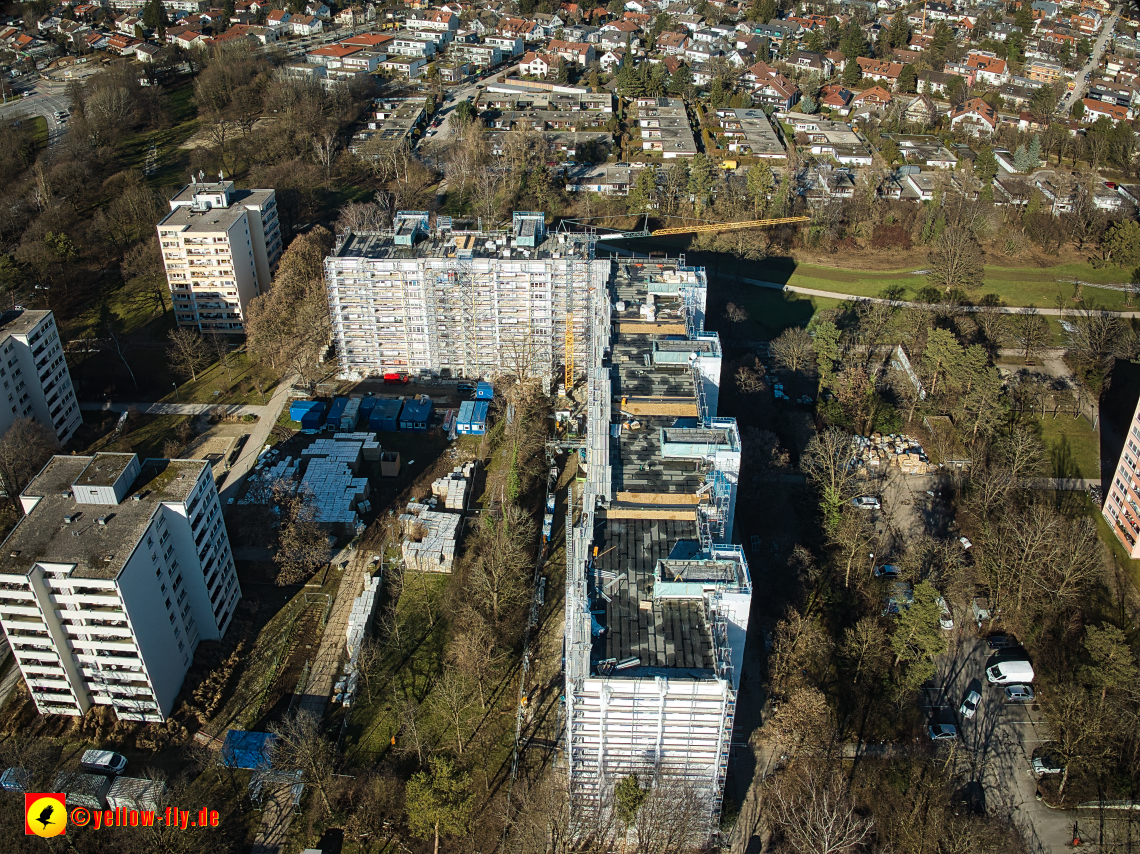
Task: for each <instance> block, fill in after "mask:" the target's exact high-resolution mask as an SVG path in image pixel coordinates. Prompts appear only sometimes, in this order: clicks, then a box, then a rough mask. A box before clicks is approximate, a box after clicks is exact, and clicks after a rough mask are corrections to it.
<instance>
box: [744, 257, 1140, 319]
mask: <svg viewBox="0 0 1140 854" xmlns="http://www.w3.org/2000/svg"><path fill="white" fill-rule="evenodd" d="M757 268H758V269H757V270H756V272H755V273H754V275H753V276H752V278H756V279H761V280H764V281H772V282H779V283H781V284H785V283H786V284H788V285H791V286H793V287H802V288H814V289H816V290H825V291H837V292H839V293H845V294H852V295H855V296H864V297H875V296H879V295H880V294H881V293H882V292H883V291H884V290H885V289H886V288H887V287H889V286H895V287H897V286H901V287H902V288H903V289H904V299H912V298H913V297H914V295H915V294H916V293H917V292H918V291H919V290H920V289H921V288H923V287H925V286H926V284H927V282H926V277H925V276H922V275H915V274H914V272H913V271H912V270H882V271H872V272H862V271H859V270H844V269H839V268H834V267H819V266H814V265H811V264H799V263H796V262H795V261H794V260H791V259H784V258H779V259H770V260H768V261H762V262H760V264H759V265H757ZM920 269H921V268H920ZM1073 279H1079V280H1081V281H1083V282H1099V283H1105V284H1117V283H1122V282H1124V281H1126V280H1127V279H1128V272H1127V271H1126V270H1123V269H1121V268H1117V267H1107V268H1104V269H1100V270H1097V269H1094V268H1093V267H1092V266H1090V265H1089V264H1059V265H1057V266H1054V267H1044V268H1036V267H1016V268H1015V267H996V266H991V265H987V266H986V281H985V285H983V286H982V287H981V288H979V289H978V295H979V296H980V295H981V294H989V293H995V294H997V295H998V296H999V297H1001V298H1002V300H1003V301H1004V302H1005V303H1006V304H1007V305H1012V306H1024V305H1036V306H1037V307H1038V308H1055V307H1056V305H1057V299H1058V296H1060V298H1061V299H1062V301H1063V302H1064V305H1066V306H1071V305H1074V302H1073V299H1072V297H1073V294H1074V287H1073V285H1072V281H1073ZM1084 298H1085V299H1086V300H1087V301H1088V302H1089V303H1094V304H1096V305H1098V306H1101V307H1103V308H1108V309H1113V310H1117V311H1128V310H1132V307H1130V306H1128V305H1127V304H1126V300H1125V295H1124V294H1123V293H1122V292H1120V291H1113V290H1106V289H1103V288H1091V287H1086V288H1085V289H1084ZM1138 308H1140V306H1138Z"/></svg>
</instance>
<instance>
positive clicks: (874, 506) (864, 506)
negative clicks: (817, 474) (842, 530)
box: [809, 401, 883, 510]
mask: <svg viewBox="0 0 1140 854" xmlns="http://www.w3.org/2000/svg"><path fill="white" fill-rule="evenodd" d="M809 402H810V401H809ZM851 504H852V506H854V507H858V508H859V509H860V510H882V509H883V505H882V503H881V502H880V501H879V499H878V498H876V497H875V496H873V495H863V496H860V497H859V498H852V499H851Z"/></svg>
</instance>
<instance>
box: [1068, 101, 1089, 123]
mask: <svg viewBox="0 0 1140 854" xmlns="http://www.w3.org/2000/svg"><path fill="white" fill-rule="evenodd" d="M1069 115H1070V116H1072V117H1073V118H1074V119H1076V120H1077V121H1078V122H1079V121H1080V120H1081V119H1083V118H1084V117H1085V102H1084V101H1075V102H1074V103H1073V107H1072V109H1071V110H1069Z"/></svg>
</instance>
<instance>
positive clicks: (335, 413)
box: [326, 397, 348, 427]
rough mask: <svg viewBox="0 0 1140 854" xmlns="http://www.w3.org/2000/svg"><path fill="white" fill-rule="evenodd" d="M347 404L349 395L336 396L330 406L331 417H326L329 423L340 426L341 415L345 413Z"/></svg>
mask: <svg viewBox="0 0 1140 854" xmlns="http://www.w3.org/2000/svg"><path fill="white" fill-rule="evenodd" d="M346 406H348V398H347V397H338V398H335V399H334V400H333V402H332V406H330V407H329V417H328V418H327V419H326V421H327V422H328V423H329V424H332V425H333V427H339V426H340V416H342V415H344V408H345V407H346Z"/></svg>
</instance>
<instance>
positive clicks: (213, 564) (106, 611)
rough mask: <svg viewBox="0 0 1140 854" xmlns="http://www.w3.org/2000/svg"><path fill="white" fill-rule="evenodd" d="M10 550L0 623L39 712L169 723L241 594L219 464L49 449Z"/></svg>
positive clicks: (0, 584) (0, 564)
mask: <svg viewBox="0 0 1140 854" xmlns="http://www.w3.org/2000/svg"><path fill="white" fill-rule="evenodd" d="M20 503H21V505H22V506H23V509H24V513H25V515H24V517H23V518H22V519H21V520H20V521H19V523H18V524H17V525H16V527H15V528H14V529H13V531H12V533H11V534H9V535H8V538H7V539H6V540H5V541H4V544H3V547H2V549H0V555H2V557H0V625H2V626H3V627H4V632H5V634H6V635H7V637H8V642H9V644H11V647H12V651H13V654H14V655H15V658H16V662H17V664H18V665H19V667H20V671H21V673H22V675H23V677H24V680H25V681H26V682H27V685H28V690H29V692H30V693H31V695H32V698H33V699H34V700H35V702H36V707H37V709H38V710H39V711H40V712H41V713H43V714H59V715H72V716H80V715H83V714H84V713H85V712H86V711H87V710H88V709H90V708H91V707H92V706H93V705H105V706H111V707H113V708H114V710H115V714H116V715H117V716H118V718H119V719H120V720H130V721H163V720H165V719H166V718H167V717H168V716H169V715H170V712H171V710H172V709H173V707H174V701H175V699H176V697H177V695H178V691H179V689H180V688H181V687H182V681H183V679H184V678H185V676H186V671H187V670H188V669H189V667H190V663H191V661H192V660H193V656H194V650H195V648H196V647H197V645H198V644H199V643H200V642H201V641H203V640H217V639H218V638H220V637H222V635H223V634H224V633H225V631H226V628H227V627H228V626H229V624H230V622H231V620H232V618H233V614H234V609H235V607H236V605H237V602H238V600H239V599H240V598H241V588H240V587H239V585H238V579H237V573H236V570H235V568H234V561H233V556H232V554H231V552H230V543H229V537H228V535H227V533H226V528H225V525H224V524H223V522H222V509H221V504H220V503H219V500H218V493H217V490H216V489H215V487H214V478H213V476H212V474H211V471H210V464H209V462H207V461H205V460H157V459H151V460H147V461H146V462H145V463H143V462H140V461H139V458H138V455H136V454H112V453H98V454H95V455H94V456H84V457H74V456H57V457H53V458H52V459H51V460H50V461H49V462H48V464H47V465H46V466H44V468H43V470H42V471H41V472H40V473H39V474H38V475H37V476H36V478H35V479H34V480H33V481H32V482H31V483H30V484H28V486H27V488H26V489H25V490H24V491H23V493H22V494H21V495H20Z"/></svg>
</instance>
